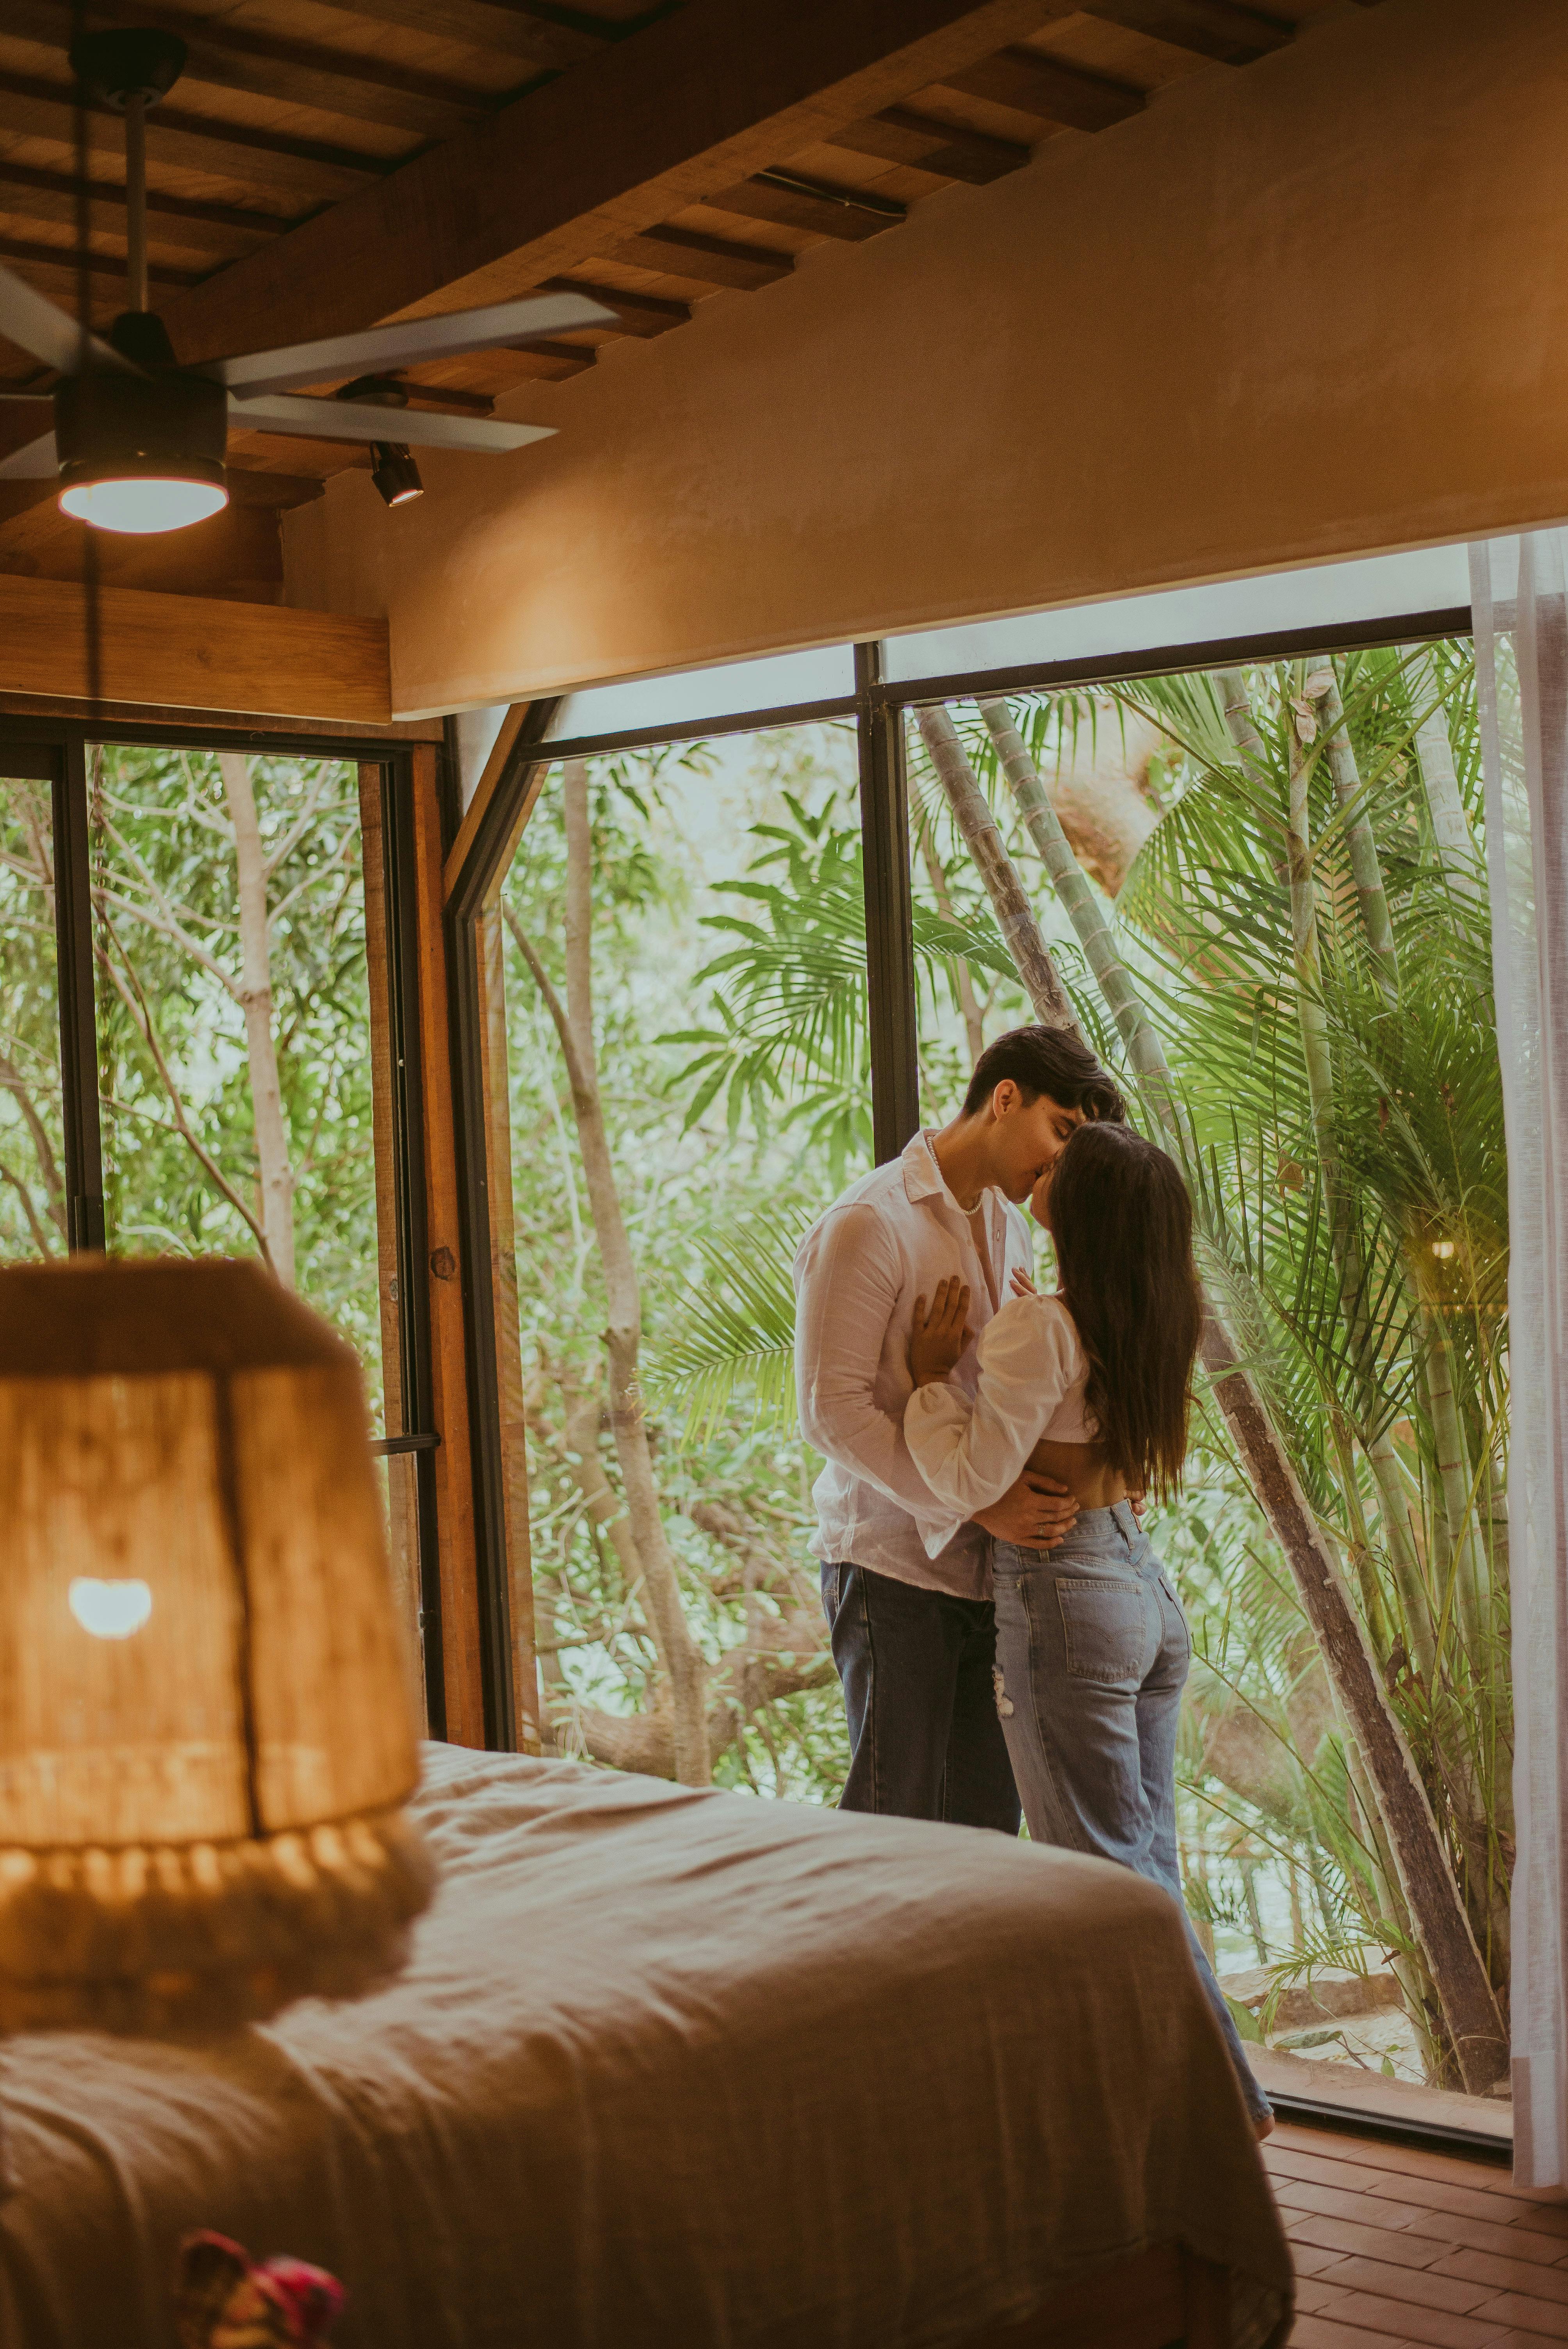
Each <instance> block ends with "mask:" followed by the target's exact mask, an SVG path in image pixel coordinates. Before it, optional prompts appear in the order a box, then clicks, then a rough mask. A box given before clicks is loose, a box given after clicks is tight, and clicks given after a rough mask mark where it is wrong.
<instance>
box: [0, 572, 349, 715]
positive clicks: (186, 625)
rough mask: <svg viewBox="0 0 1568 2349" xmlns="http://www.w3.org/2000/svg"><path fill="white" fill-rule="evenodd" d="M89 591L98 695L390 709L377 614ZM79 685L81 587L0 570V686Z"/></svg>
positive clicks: (83, 659)
mask: <svg viewBox="0 0 1568 2349" xmlns="http://www.w3.org/2000/svg"><path fill="white" fill-rule="evenodd" d="M98 600H99V605H100V616H101V626H102V645H103V674H102V678H101V681H100V682H101V690H102V693H103V697H104V698H105V699H106V700H108V701H119V702H125V703H128V704H130V703H134V704H141V703H148V702H153V703H158V704H160V705H161V706H164V707H167V708H173V709H233V710H261V711H266V712H270V713H272V714H273V716H276V717H281V718H295V719H301V720H306V719H316V718H326V719H342V720H344V721H346V722H347V723H350V724H352V723H354V722H355V721H356V720H357V721H359V722H361V723H363V724H366V725H370V726H382V725H385V724H386V723H387V720H388V719H390V717H391V714H392V684H391V664H390V658H389V656H388V651H387V623H386V622H385V620H361V619H351V618H349V617H347V616H346V615H343V614H340V613H335V612H298V611H292V610H287V609H285V608H284V607H283V606H282V605H273V606H266V605H256V604H224V603H218V602H209V601H207V600H206V599H205V598H203V597H200V596H191V595H158V594H156V593H153V592H151V591H150V590H147V589H141V588H133V587H105V588H104V589H103V590H102V591H101V593H100V595H99V599H98ZM87 691H88V647H87V628H86V606H85V597H84V592H83V590H82V588H81V587H80V586H79V585H77V583H76V582H74V581H71V580H64V579H17V578H11V577H5V576H0V693H24V694H50V695H57V696H63V697H65V698H70V699H77V698H81V697H83V696H85V695H86V693H87Z"/></svg>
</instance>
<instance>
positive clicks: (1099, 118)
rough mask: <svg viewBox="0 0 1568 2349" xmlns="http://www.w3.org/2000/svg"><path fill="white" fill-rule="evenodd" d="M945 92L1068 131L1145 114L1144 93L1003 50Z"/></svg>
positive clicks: (956, 77) (952, 77)
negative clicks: (1013, 110) (1012, 110)
mask: <svg viewBox="0 0 1568 2349" xmlns="http://www.w3.org/2000/svg"><path fill="white" fill-rule="evenodd" d="M945 87H946V88H949V89H957V90H962V91H963V92H964V93H965V96H966V97H969V98H988V99H989V100H990V102H991V103H992V105H994V106H1010V107H1014V108H1016V110H1017V111H1018V112H1019V113H1020V114H1033V115H1035V116H1036V117H1037V119H1039V120H1040V121H1041V122H1059V123H1061V124H1063V125H1064V126H1065V128H1067V129H1069V130H1109V128H1110V126H1111V124H1112V123H1113V122H1125V121H1126V119H1127V118H1128V116H1129V115H1130V114H1140V113H1141V112H1142V110H1143V92H1142V91H1141V90H1140V89H1131V88H1129V87H1128V85H1127V84H1126V83H1125V82H1119V81H1109V80H1107V79H1106V78H1105V77H1104V76H1103V75H1100V74H1091V73H1082V72H1080V71H1079V70H1078V67H1076V66H1064V65H1061V64H1059V63H1058V62H1057V59H1056V58H1055V57H1041V56H1040V55H1039V53H1038V51H1037V50H1035V49H1003V50H1001V51H999V52H998V54H997V55H996V56H995V57H982V58H981V60H980V62H979V64H978V65H973V66H966V67H965V68H964V70H963V72H962V73H955V74H949V76H948V77H947V81H946V84H945Z"/></svg>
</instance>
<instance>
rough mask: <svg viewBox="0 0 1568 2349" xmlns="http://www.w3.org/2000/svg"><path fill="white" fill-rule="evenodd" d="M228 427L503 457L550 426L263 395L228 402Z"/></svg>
mask: <svg viewBox="0 0 1568 2349" xmlns="http://www.w3.org/2000/svg"><path fill="white" fill-rule="evenodd" d="M229 426H230V429H231V430H232V431H239V432H283V433H286V434H288V435H289V436H290V437H291V438H294V439H297V440H364V441H366V442H368V441H371V440H398V441H401V442H403V443H404V445H405V446H412V447H415V448H418V449H467V450H473V451H474V452H475V453H476V454H478V455H482V456H487V457H504V456H505V455H506V454H507V452H508V450H512V449H525V448H526V447H527V446H528V443H529V442H530V441H531V440H551V439H552V437H553V435H554V429H555V428H554V427H553V425H549V424H502V423H500V422H499V421H497V420H496V419H493V418H491V417H488V416H441V415H438V414H435V413H432V412H429V411H428V410H423V409H417V408H375V407H372V406H371V404H370V402H369V401H368V400H362V399H290V398H286V397H283V396H276V397H274V396H272V395H268V396H267V397H265V398H259V399H235V398H232V397H231V398H230V401H229Z"/></svg>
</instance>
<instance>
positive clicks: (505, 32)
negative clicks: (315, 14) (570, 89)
mask: <svg viewBox="0 0 1568 2349" xmlns="http://www.w3.org/2000/svg"><path fill="white" fill-rule="evenodd" d="M330 5H332V6H333V7H335V8H337V9H339V10H341V12H342V13H343V14H344V15H345V16H358V17H362V18H364V19H365V20H366V22H368V23H370V24H374V25H401V26H405V27H406V28H407V30H408V31H409V32H411V33H439V34H440V35H441V36H442V37H443V39H446V40H449V41H462V42H465V43H467V44H469V46H470V47H474V48H476V49H487V50H492V51H499V52H500V54H501V55H502V56H503V57H518V58H521V59H522V60H524V61H525V62H526V63H528V64H530V65H532V66H535V67H548V68H550V69H551V70H552V71H554V72H558V73H559V72H562V71H563V70H564V68H565V67H568V66H575V65H581V64H582V63H583V60H584V58H587V57H600V56H602V55H603V51H604V48H605V47H606V46H607V44H608V43H609V42H610V41H612V40H614V39H616V38H618V37H620V31H619V27H618V26H612V25H608V24H607V25H606V26H605V28H604V32H603V36H601V35H600V34H598V33H596V32H590V31H585V30H583V29H582V28H580V27H579V26H575V25H564V24H557V23H555V22H553V21H552V19H551V18H549V17H548V16H544V15H543V14H540V15H535V14H534V13H533V12H532V11H531V9H528V8H514V7H511V6H509V5H507V0H330Z"/></svg>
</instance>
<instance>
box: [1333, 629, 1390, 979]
mask: <svg viewBox="0 0 1568 2349" xmlns="http://www.w3.org/2000/svg"><path fill="white" fill-rule="evenodd" d="M1315 675H1316V676H1318V677H1321V678H1325V679H1326V683H1325V684H1324V686H1323V688H1322V690H1321V691H1320V692H1319V693H1317V694H1315V695H1314V696H1313V697H1312V698H1314V699H1315V701H1316V702H1317V705H1318V708H1319V709H1320V710H1321V712H1322V716H1323V725H1324V743H1323V754H1324V756H1325V758H1326V760H1327V761H1328V771H1329V773H1330V774H1331V775H1332V776H1333V778H1334V790H1335V795H1336V798H1337V799H1338V802H1339V804H1340V807H1341V809H1342V810H1343V811H1344V812H1345V841H1346V847H1347V848H1348V849H1349V852H1350V874H1351V878H1352V880H1353V881H1354V882H1355V884H1356V895H1357V901H1358V903H1359V905H1360V907H1361V919H1362V923H1363V925H1364V926H1365V928H1366V932H1367V953H1368V955H1369V956H1370V957H1371V962H1372V973H1373V976H1374V978H1376V979H1377V985H1378V987H1379V988H1381V990H1382V993H1383V998H1384V1000H1385V1001H1386V1002H1387V1003H1388V1004H1389V1005H1390V1006H1392V1005H1394V1004H1395V1003H1397V1002H1398V997H1399V959H1398V954H1397V953H1396V951H1395V947H1394V923H1393V917H1392V916H1391V915H1390V913H1389V911H1388V893H1387V889H1385V887H1384V885H1383V866H1382V863H1381V860H1380V859H1379V857H1378V854H1377V841H1376V839H1375V838H1374V837H1373V833H1372V823H1371V819H1370V818H1369V816H1368V815H1367V802H1366V785H1365V784H1364V783H1363V781H1362V780H1361V770H1360V768H1359V766H1358V765H1357V761H1356V752H1355V750H1353V748H1352V747H1351V741H1350V730H1349V729H1348V727H1347V726H1346V723H1345V703H1344V701H1343V700H1342V698H1340V692H1339V679H1338V678H1336V676H1335V674H1334V665H1333V663H1332V662H1328V663H1326V665H1325V667H1323V668H1322V669H1320V670H1318V671H1317V672H1315Z"/></svg>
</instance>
